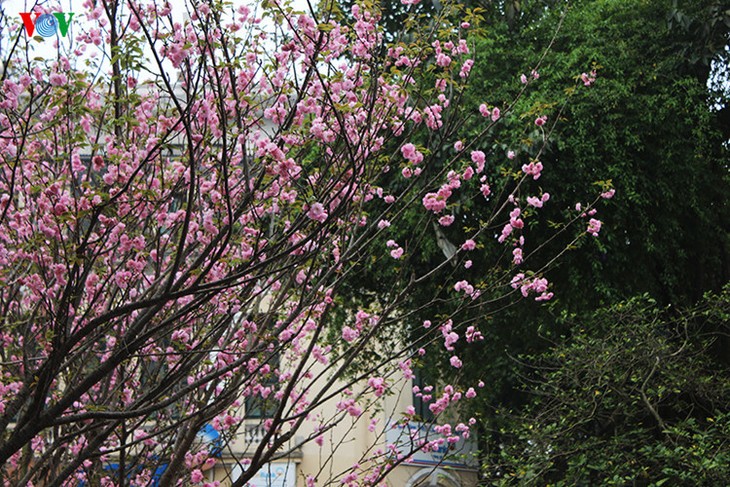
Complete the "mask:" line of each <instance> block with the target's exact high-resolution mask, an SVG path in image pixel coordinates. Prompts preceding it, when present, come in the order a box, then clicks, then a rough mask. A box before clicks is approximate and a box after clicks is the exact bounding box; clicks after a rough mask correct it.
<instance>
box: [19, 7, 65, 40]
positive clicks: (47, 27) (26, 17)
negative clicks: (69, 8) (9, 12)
mask: <svg viewBox="0 0 730 487" xmlns="http://www.w3.org/2000/svg"><path fill="white" fill-rule="evenodd" d="M34 13H35V19H33V18H32V17H31V15H33V14H34ZM73 16H74V13H73V12H69V13H64V12H56V13H53V14H39V13H37V12H22V13H21V14H20V18H21V19H23V25H24V26H25V33H26V34H28V37H33V32H37V33H38V35H39V36H41V37H53V36H55V35H56V32H58V33H60V34H61V37H66V34H67V33H68V26H69V25H71V19H72V18H73Z"/></svg>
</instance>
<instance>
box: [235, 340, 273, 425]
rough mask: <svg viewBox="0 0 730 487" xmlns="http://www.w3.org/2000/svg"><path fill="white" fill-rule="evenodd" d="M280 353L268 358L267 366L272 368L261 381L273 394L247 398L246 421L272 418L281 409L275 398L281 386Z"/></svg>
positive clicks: (262, 385)
mask: <svg viewBox="0 0 730 487" xmlns="http://www.w3.org/2000/svg"><path fill="white" fill-rule="evenodd" d="M279 362H280V357H279V352H278V351H277V352H274V353H273V354H272V355H270V356H269V357H268V360H267V361H266V363H265V364H266V365H268V366H269V367H270V369H271V370H270V372H268V373H267V374H266V375H265V376H264V377H263V378H262V380H261V381H260V384H261V387H265V388H269V389H271V392H270V393H269V394H268V395H267V396H266V397H263V396H262V395H261V393H258V394H251V395H249V396H247V397H246V401H245V408H246V409H245V411H244V417H245V418H246V419H265V418H271V417H273V416H274V414H275V413H276V409H277V408H278V407H279V401H278V400H277V399H276V398H275V393H276V389H277V386H278V384H279V374H278V372H279Z"/></svg>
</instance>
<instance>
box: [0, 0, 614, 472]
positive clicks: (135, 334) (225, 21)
mask: <svg viewBox="0 0 730 487" xmlns="http://www.w3.org/2000/svg"><path fill="white" fill-rule="evenodd" d="M83 8H84V11H83V12H77V13H76V17H75V19H76V20H75V22H76V23H75V29H76V30H74V32H73V35H72V36H69V37H68V38H64V39H61V38H59V39H58V40H57V45H56V47H57V54H56V56H55V57H54V58H53V59H49V60H42V59H38V58H34V57H33V56H31V55H29V53H31V52H32V51H33V49H34V43H35V42H36V40H34V39H32V38H26V37H25V33H24V31H22V29H21V28H20V26H19V25H14V24H12V22H11V21H10V20H9V19H8V17H7V16H5V15H4V14H3V15H2V17H1V18H2V20H3V22H5V24H4V25H3V26H2V31H3V32H8V33H10V34H11V35H10V36H8V37H4V40H2V41H0V43H1V44H2V49H0V52H2V53H3V54H4V55H5V56H6V57H5V59H3V63H4V64H3V66H4V71H3V78H2V87H1V91H0V158H2V163H1V164H0V309H2V322H1V323H0V342H1V343H2V347H0V366H1V367H2V378H1V379H0V465H2V467H0V478H2V479H3V482H4V485H29V484H35V485H49V486H51V485H78V483H79V482H80V481H83V482H87V483H88V484H91V485H127V484H129V485H146V484H148V483H149V482H151V478H152V475H153V472H155V471H156V470H157V468H158V467H161V466H165V468H164V469H163V470H164V471H163V472H162V473H161V474H160V476H159V479H157V480H158V481H159V485H161V486H169V485H177V483H179V482H187V483H192V484H201V483H203V476H202V474H201V469H202V468H205V467H210V466H211V465H213V464H215V462H216V458H217V457H218V455H220V450H221V448H219V447H216V448H213V447H211V445H210V444H209V443H206V442H205V441H202V440H201V435H200V432H201V429H203V428H204V427H205V426H206V425H212V427H213V428H214V429H215V430H216V431H217V433H218V434H219V435H220V437H221V438H222V439H221V442H222V445H223V448H225V447H226V445H227V444H228V443H233V442H234V441H235V439H236V438H237V437H238V436H239V435H240V432H241V431H242V429H243V426H244V414H245V403H246V402H247V401H249V400H256V401H263V402H266V401H267V400H268V401H269V402H270V403H271V404H273V406H272V410H271V416H270V418H268V419H267V420H266V421H264V423H263V426H262V434H261V436H260V437H259V438H258V439H256V440H255V442H254V444H252V445H250V448H249V449H248V454H247V455H246V457H245V464H246V468H245V469H243V471H242V473H241V474H240V475H239V476H238V477H237V478H231V479H230V480H231V481H232V484H233V485H234V486H242V485H245V484H246V482H247V481H248V480H250V479H251V478H252V476H253V475H255V474H256V472H257V471H258V470H259V469H260V468H261V467H262V466H263V465H265V464H266V463H267V462H270V461H272V460H273V459H276V458H279V457H281V456H282V455H285V454H287V453H288V452H291V451H293V450H294V449H296V448H299V447H301V445H302V443H301V442H300V443H296V444H294V443H293V442H292V440H293V439H294V438H295V436H296V433H297V432H299V431H303V430H304V429H305V428H304V427H305V424H306V423H307V422H308V421H309V422H311V421H317V424H316V428H315V431H316V432H317V434H312V435H309V436H307V437H305V439H304V440H303V441H304V442H315V443H316V442H321V434H322V432H326V431H330V430H334V429H336V428H337V427H338V426H339V425H341V424H345V423H347V421H352V420H356V419H359V418H360V417H361V416H363V415H364V414H365V411H367V409H368V408H370V407H373V405H374V404H377V401H378V400H379V398H381V397H382V396H383V395H384V394H386V393H387V392H388V390H389V388H390V385H392V384H394V383H396V382H398V381H397V380H396V379H395V378H394V377H395V376H396V375H397V374H401V375H403V376H405V377H406V378H409V377H412V375H413V372H412V370H411V364H412V360H413V359H414V358H415V357H416V356H417V355H418V354H419V353H421V351H422V350H423V346H422V345H424V344H425V343H426V342H435V341H436V340H442V339H443V340H444V343H445V344H446V346H447V347H448V346H451V345H452V344H453V341H454V340H455V339H458V335H457V332H456V330H457V329H458V328H459V326H460V325H459V324H455V323H453V322H451V320H447V321H444V322H442V323H440V324H439V326H435V327H433V328H432V331H431V332H430V333H425V334H424V335H423V336H422V338H420V341H421V342H419V341H416V342H414V343H412V344H403V343H402V342H399V343H390V344H388V343H386V341H384V338H383V337H384V331H385V330H387V329H389V327H390V326H392V325H393V324H394V323H399V322H401V321H402V320H403V319H404V318H405V317H407V313H405V314H404V312H403V304H404V303H405V302H406V297H407V295H408V294H409V293H410V292H412V291H413V290H414V289H417V288H419V286H422V285H423V283H424V282H426V280H427V279H429V277H430V276H432V275H434V274H436V273H440V272H441V271H443V270H444V269H447V268H451V267H450V266H449V262H451V261H452V260H458V261H460V262H461V261H463V259H464V256H466V255H467V253H468V252H470V251H471V250H473V249H474V248H475V245H476V243H475V239H478V238H479V237H480V236H484V235H487V234H488V233H489V232H490V231H492V228H493V227H494V225H496V224H497V223H498V222H500V221H501V220H500V219H501V218H503V216H504V215H503V214H504V211H503V210H504V209H505V208H512V209H511V212H510V213H509V223H507V224H506V225H505V226H504V229H503V230H502V236H503V238H502V237H500V239H501V241H500V243H502V242H504V243H510V244H511V243H514V242H513V239H514V238H515V237H514V235H515V234H516V233H518V231H519V230H521V229H522V228H523V226H524V218H525V216H524V214H523V213H522V212H523V210H522V209H521V207H520V205H519V203H518V201H519V200H518V198H517V196H516V195H517V192H518V189H519V188H520V187H521V186H523V185H526V182H527V181H528V176H529V177H530V178H533V179H537V178H538V177H539V175H540V171H541V170H542V168H541V166H540V163H539V162H538V161H533V162H530V163H529V164H526V165H525V166H523V167H522V169H521V170H517V171H516V173H515V174H519V177H517V178H516V180H517V181H518V183H517V185H516V187H515V188H512V189H510V190H509V191H507V192H506V193H505V194H504V198H502V199H499V198H495V197H494V196H490V195H491V191H490V181H488V180H487V179H486V177H487V176H486V174H485V168H486V165H487V161H486V158H485V154H484V153H483V152H482V151H480V150H478V149H477V148H476V147H474V145H475V143H476V142H472V143H469V144H465V143H463V142H458V141H457V142H456V144H454V141H453V140H451V141H449V139H450V138H451V137H452V136H453V134H454V129H455V127H458V126H459V123H460V122H459V117H462V116H464V113H465V112H464V111H463V110H457V109H456V106H455V105H456V103H455V102H456V101H458V99H459V94H460V93H462V92H463V90H464V89H465V87H466V86H467V82H468V78H469V71H470V69H471V66H472V65H473V60H472V59H471V58H470V49H469V47H468V43H467V42H466V37H465V36H466V35H467V31H468V28H469V25H468V24H459V23H456V24H453V23H451V22H450V21H449V16H452V15H455V13H454V11H452V10H449V9H447V8H445V9H444V10H443V11H442V12H440V13H439V14H437V15H435V16H433V17H432V18H429V19H428V21H429V28H428V29H421V30H417V31H414V32H410V33H409V34H410V35H409V36H408V39H409V40H408V43H406V42H402V41H399V40H395V41H387V40H386V39H385V37H384V35H383V32H382V28H381V27H380V25H379V20H380V17H379V12H378V11H377V10H374V9H371V8H370V7H366V6H365V5H355V6H354V7H353V8H352V11H351V19H350V20H341V19H340V16H338V15H337V12H336V11H335V10H334V9H332V10H327V9H326V8H324V7H322V8H320V9H319V10H317V9H315V8H314V7H313V6H311V5H308V8H307V9H306V11H296V10H295V9H294V8H293V7H292V6H290V5H288V4H285V3H283V2H266V3H265V4H262V5H261V6H260V7H259V8H258V9H257V10H252V9H251V8H249V7H246V6H240V7H234V6H233V5H229V4H226V3H223V4H215V5H213V4H211V3H208V2H202V1H200V2H198V1H194V0H193V1H190V2H188V3H186V4H185V6H184V7H183V8H182V10H183V12H184V15H178V13H177V12H175V11H173V10H172V9H171V7H170V5H167V4H159V3H155V2H144V1H130V2H127V3H124V2H120V1H117V0H106V1H104V0H102V1H100V2H91V1H88V2H85V3H84V5H83ZM37 10H38V12H40V11H45V10H48V11H51V10H53V8H52V7H49V6H44V7H42V8H41V7H37ZM429 83H430V84H431V85H432V86H431V87H429V88H428V89H426V88H424V86H426V85H427V84H429ZM473 111H474V112H475V113H480V114H481V115H482V116H484V117H485V128H484V132H483V134H485V135H486V134H487V133H488V132H489V130H490V128H491V127H492V126H493V124H495V123H498V122H499V120H500V117H501V116H504V114H507V113H509V110H506V111H505V113H504V114H502V113H500V110H499V108H497V107H494V106H491V107H489V106H487V105H484V106H483V107H479V108H478V109H477V108H476V107H474V110H473ZM543 123H544V120H543ZM536 124H537V121H536ZM538 125H541V124H538ZM422 129H423V130H426V131H427V132H428V133H429V136H428V138H427V144H425V145H424V144H421V143H419V142H416V141H415V140H414V141H413V142H411V141H408V139H409V137H410V136H413V134H415V133H416V131H417V130H422ZM452 144H453V147H454V148H455V149H456V153H455V154H452V155H451V156H450V157H449V160H448V161H447V163H446V164H443V165H441V166H440V167H439V168H438V169H437V170H436V169H434V168H435V167H436V166H435V164H433V162H434V157H435V156H434V155H435V154H437V153H440V152H438V151H439V150H442V149H443V148H444V147H448V146H451V145H452ZM467 156H468V157H467ZM396 168H398V170H396ZM393 178H396V179H397V184H396V185H394V186H393V185H392V184H391V183H392V182H393ZM477 180H478V181H479V183H478V184H476V185H474V182H475V181H477ZM470 185H474V188H471V186H470ZM391 188H392V190H391ZM436 188H438V189H436ZM460 188H461V189H460ZM471 189H475V191H474V194H473V195H472V196H473V197H478V198H482V199H485V198H492V200H490V201H495V202H497V201H498V202H499V206H498V207H497V209H496V210H495V211H494V213H493V215H492V216H491V217H490V219H489V221H487V222H485V224H484V225H483V227H482V228H480V229H479V230H477V231H476V232H475V233H474V235H473V237H472V238H470V239H468V240H466V241H465V242H464V243H462V244H461V245H460V246H459V247H458V248H457V249H456V250H455V251H454V253H453V255H451V256H449V257H448V258H447V259H445V260H444V261H443V262H442V263H441V264H439V265H438V266H436V267H435V268H434V269H429V270H428V271H427V272H425V273H424V274H422V275H418V276H413V277H412V278H410V279H408V280H402V279H399V280H397V281H396V282H397V283H398V287H397V288H394V289H393V292H392V293H389V294H388V295H387V296H386V297H385V298H386V299H385V301H384V302H381V303H375V302H373V303H369V304H366V305H364V306H363V307H362V309H359V310H353V312H352V313H347V314H346V317H345V321H346V323H341V324H340V329H341V333H339V332H338V335H337V337H336V342H337V343H335V344H332V343H331V341H332V338H331V336H330V335H331V331H332V326H331V321H332V319H331V316H332V315H333V313H334V312H335V311H337V304H338V299H339V297H340V296H341V294H342V289H343V287H345V285H346V283H347V282H348V280H349V279H352V277H353V276H356V275H357V272H358V271H359V269H361V268H362V267H363V265H365V264H367V263H368V262H370V260H371V256H373V255H375V256H377V257H378V258H379V259H383V258H386V259H395V260H399V259H403V260H406V259H407V258H408V256H409V253H410V251H411V250H410V246H409V243H408V242H404V241H401V242H398V241H396V240H395V239H388V240H389V243H388V244H387V245H385V246H382V245H381V240H382V239H383V238H386V239H387V237H388V232H389V227H390V226H391V225H393V226H394V227H397V226H398V225H400V224H403V222H404V221H405V220H406V219H405V215H407V214H408V213H409V212H411V211H416V212H419V213H420V214H421V215H422V218H423V221H425V222H430V221H431V220H432V219H434V218H438V223H439V224H440V225H442V226H448V225H449V224H450V223H451V222H453V216H452V215H447V214H444V211H445V210H446V209H447V208H448V205H449V199H450V198H452V196H453V195H454V194H455V193H457V192H458V191H461V192H463V193H464V194H466V193H467V191H469V190H471ZM457 190H458V191H457ZM534 198H538V199H532V200H531V199H528V200H527V201H528V203H529V204H530V205H532V206H533V207H534V208H535V210H537V209H538V208H539V207H540V205H541V204H543V203H546V202H547V201H548V199H549V196H547V193H543V194H542V195H540V196H539V197H537V196H536V197H534ZM588 211H589V212H590V211H591V210H588ZM596 222H597V220H595V221H594V220H591V223H590V227H589V229H588V232H589V233H592V234H597V233H598V231H599V230H600V222H598V223H596ZM430 228H431V225H420V226H419V227H418V228H414V229H413V235H414V236H415V238H419V237H418V235H419V234H420V235H421V236H422V235H423V233H422V232H424V231H430ZM508 228H509V230H508ZM513 232H514V233H513ZM513 253H514V252H513ZM514 255H515V257H514V265H515V266H517V265H519V264H521V263H522V260H523V259H524V256H522V255H520V256H519V259H518V255H517V254H516V253H515V254H514ZM518 260H519V262H518ZM510 273H511V271H510ZM518 275H519V274H518ZM509 277H510V276H509V275H507V273H505V274H504V275H502V276H500V279H499V280H495V281H494V282H492V283H490V284H489V286H490V287H492V288H493V289H498V288H500V289H502V290H503V292H507V293H509V292H511V290H510V288H509V286H508V284H509V282H510V279H509ZM523 280H524V279H523ZM454 282H455V283H456V284H454ZM512 282H513V283H514V282H515V281H512ZM520 282H521V284H520V286H521V289H522V288H524V289H527V288H529V290H530V292H534V293H537V294H538V298H540V297H544V298H547V296H548V294H547V283H545V282H543V280H541V278H539V277H537V276H536V277H535V278H534V279H533V280H532V281H530V283H529V284H527V283H522V281H520ZM450 284H451V285H452V286H453V287H454V290H455V292H457V293H464V294H465V295H466V297H467V298H468V299H465V300H464V304H463V306H468V305H469V302H471V301H474V300H478V299H480V296H481V294H482V293H483V292H484V289H479V288H478V286H474V285H473V284H470V283H469V282H467V281H464V280H458V281H453V282H451V283H450ZM523 294H525V292H524V291H523ZM436 296H437V294H434V297H435V298H436ZM457 314H458V313H457ZM454 317H455V318H456V315H455V316H454ZM455 335H456V338H455ZM479 336H480V334H479V332H478V330H476V329H474V327H471V328H467V339H468V341H472V340H477V339H478V337H479ZM373 347H375V348H378V347H381V348H382V350H385V351H387V353H383V354H381V356H380V357H379V359H378V360H375V361H372V362H371V363H370V365H369V367H368V368H367V370H366V371H365V372H359V371H357V370H356V367H354V365H355V364H357V363H358V362H359V361H360V360H362V358H363V357H365V355H366V353H367V352H368V351H369V350H371V349H372V348H373ZM459 364H460V361H459V358H458V357H456V356H454V357H453V358H452V360H451V365H453V366H454V367H458V366H459ZM449 388H450V389H449ZM473 394H474V391H473V389H472V390H471V392H469V391H464V392H463V393H462V391H458V390H454V388H453V387H452V386H448V385H445V386H444V390H443V391H442V393H441V394H440V395H438V399H437V400H435V401H434V402H433V403H432V404H431V409H432V411H433V412H434V413H435V414H436V415H437V417H439V416H440V415H442V414H445V412H446V411H447V409H448V408H449V407H450V406H451V405H453V403H455V402H457V401H458V398H461V397H462V396H463V397H466V398H469V397H470V396H471V397H473ZM328 403H332V404H334V405H335V410H336V413H335V414H333V415H330V416H328V417H325V416H323V415H322V414H321V413H320V411H321V408H322V407H323V406H324V405H326V404H328ZM406 413H409V414H407V415H406V416H407V417H411V418H412V416H413V415H412V413H410V412H408V411H406ZM443 417H445V416H443ZM313 418H316V419H313ZM439 428H440V430H439V431H441V432H443V434H444V436H445V437H448V438H449V440H425V441H423V442H421V443H418V444H416V445H414V449H413V451H409V452H401V453H399V455H400V456H399V457H398V459H397V460H396V461H395V462H394V460H393V455H389V454H385V453H384V452H382V451H377V449H373V450H372V451H370V453H371V454H370V455H369V456H368V457H367V458H363V461H362V462H360V465H359V466H358V468H356V469H354V470H353V471H349V472H342V473H340V474H339V475H338V476H337V477H336V478H334V479H324V478H322V476H324V472H325V471H326V470H325V468H324V466H323V467H322V469H321V470H320V471H319V472H313V473H311V474H310V475H309V477H310V480H308V482H310V483H312V482H315V481H316V482H317V484H323V483H324V482H327V481H337V482H340V481H344V483H346V484H348V485H377V484H379V483H381V482H382V481H383V479H384V478H385V476H386V475H387V474H388V473H389V472H390V471H392V469H393V468H394V466H395V465H396V464H397V463H398V462H401V461H404V460H405V459H407V458H408V457H409V456H411V455H412V454H413V453H414V452H415V451H416V450H418V449H428V448H434V447H435V446H436V445H435V444H434V443H433V441H437V442H438V441H453V439H454V438H456V437H458V436H459V435H461V436H466V435H468V427H467V426H465V425H463V424H462V425H460V426H458V427H455V428H451V427H450V426H448V425H444V424H442V425H440V426H439ZM238 461H240V462H242V463H244V458H239V459H238ZM112 463H115V464H117V468H116V471H115V472H112V471H110V468H109V465H111V464H112Z"/></svg>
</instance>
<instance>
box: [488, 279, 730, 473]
mask: <svg viewBox="0 0 730 487" xmlns="http://www.w3.org/2000/svg"><path fill="white" fill-rule="evenodd" d="M729 312H730V286H728V287H727V288H726V289H725V291H724V292H723V293H722V294H720V295H708V296H706V298H705V299H704V300H703V302H702V303H701V304H700V305H698V306H696V307H693V308H691V309H686V310H676V309H673V308H659V307H657V306H656V303H655V302H654V301H653V300H652V299H650V298H649V297H648V296H642V297H639V298H634V299H631V300H629V301H626V302H623V303H619V304H616V305H614V306H611V307H609V308H604V309H601V310H599V311H597V312H595V313H593V314H590V315H587V316H585V317H575V316H573V317H571V318H570V320H569V322H570V329H571V331H572V335H571V336H570V337H565V338H563V339H562V340H561V341H560V342H559V343H558V344H556V346H555V347H553V348H552V349H551V350H550V352H548V353H545V354H543V355H540V356H535V357H530V358H528V359H526V360H527V362H528V363H529V370H531V373H530V375H529V376H527V377H525V380H524V385H525V388H526V390H527V391H528V392H529V393H530V394H531V395H532V397H533V401H532V403H531V405H530V406H529V407H528V408H526V410H525V411H524V412H523V414H521V415H519V416H515V417H513V418H512V422H511V424H510V427H511V434H510V435H507V436H505V437H504V438H503V439H502V447H503V448H502V449H501V451H500V458H499V462H500V463H495V464H492V465H488V466H487V467H488V474H489V476H490V477H491V478H492V481H493V485H527V484H531V485H532V484H537V485H547V484H549V485H566V486H567V485H662V484H664V483H668V484H667V485H721V484H722V482H723V481H725V480H726V479H727V478H730V444H728V442H727V438H728V437H729V436H728V435H729V434H730V408H729V407H728V404H730V367H729V364H728V363H727V361H726V359H725V361H723V360H721V359H719V358H718V355H717V353H716V352H717V348H718V347H722V348H724V349H725V350H726V347H727V332H728V331H729V329H730V325H729V322H728V319H727V318H728V313H729Z"/></svg>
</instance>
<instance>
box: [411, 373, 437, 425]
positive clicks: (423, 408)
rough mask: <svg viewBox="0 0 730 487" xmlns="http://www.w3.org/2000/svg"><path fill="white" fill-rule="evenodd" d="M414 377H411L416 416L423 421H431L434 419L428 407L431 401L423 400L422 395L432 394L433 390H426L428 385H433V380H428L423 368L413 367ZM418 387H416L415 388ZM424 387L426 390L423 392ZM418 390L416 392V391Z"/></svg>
mask: <svg viewBox="0 0 730 487" xmlns="http://www.w3.org/2000/svg"><path fill="white" fill-rule="evenodd" d="M413 372H414V375H415V377H413V386H414V387H413V393H412V394H413V408H414V409H415V410H416V416H417V418H418V419H419V420H420V421H422V422H424V423H432V422H433V421H434V415H433V412H432V411H431V410H430V409H429V408H428V405H429V404H431V403H432V402H433V401H432V400H431V401H424V400H423V396H424V395H426V396H429V395H432V394H433V391H431V392H428V389H426V388H428V387H429V386H433V382H432V381H431V380H429V377H428V374H427V373H426V371H425V370H424V369H420V368H419V369H414V370H413ZM416 387H418V389H416ZM424 389H426V392H424ZM416 391H418V392H416Z"/></svg>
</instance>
